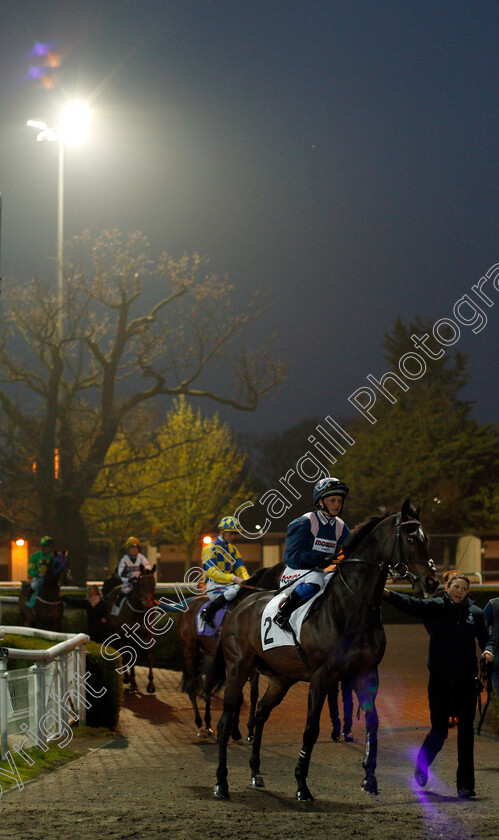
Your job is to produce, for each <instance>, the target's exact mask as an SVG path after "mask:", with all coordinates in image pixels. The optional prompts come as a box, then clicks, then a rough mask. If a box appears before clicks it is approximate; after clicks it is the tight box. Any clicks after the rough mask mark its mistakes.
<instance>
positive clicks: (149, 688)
mask: <svg viewBox="0 0 499 840" xmlns="http://www.w3.org/2000/svg"><path fill="white" fill-rule="evenodd" d="M147 661H148V663H149V673H148V680H149V682H148V683H147V693H148V694H155V692H156V686H155V685H154V674H153V672H152V666H153V655H152V650H151V648H149V651H148V653H147Z"/></svg>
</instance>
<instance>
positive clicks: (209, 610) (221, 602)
mask: <svg viewBox="0 0 499 840" xmlns="http://www.w3.org/2000/svg"><path fill="white" fill-rule="evenodd" d="M226 604H227V601H226V600H225V595H224V594H223V592H222V594H221V595H218V597H217V598H215V599H214V600H213V601H211V602H210V603H209V604H208V606H207V607H205V608H204V610H203V611H202V613H201V618H202V619H203V621H204V623H205V624H209V625H210V627H215V613H216V612H217V611H218V610H220V609H221V608H222V607H225V606H226Z"/></svg>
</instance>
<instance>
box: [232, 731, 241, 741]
mask: <svg viewBox="0 0 499 840" xmlns="http://www.w3.org/2000/svg"><path fill="white" fill-rule="evenodd" d="M242 737H243V736H242V735H241V733H240V731H239V729H233V730H232V732H231V738H232V740H233V741H240V740H241V738H242Z"/></svg>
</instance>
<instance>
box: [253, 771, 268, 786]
mask: <svg viewBox="0 0 499 840" xmlns="http://www.w3.org/2000/svg"><path fill="white" fill-rule="evenodd" d="M250 785H251V787H252V788H263V787H265V782H264V781H263V776H261V775H260V773H255V775H254V776H252V777H251V779H250Z"/></svg>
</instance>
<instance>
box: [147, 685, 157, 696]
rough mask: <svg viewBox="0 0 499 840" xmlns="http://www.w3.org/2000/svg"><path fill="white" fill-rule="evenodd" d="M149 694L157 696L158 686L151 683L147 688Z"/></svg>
mask: <svg viewBox="0 0 499 840" xmlns="http://www.w3.org/2000/svg"><path fill="white" fill-rule="evenodd" d="M147 693H148V694H156V686H155V685H154V683H149V685H148V686H147Z"/></svg>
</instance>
